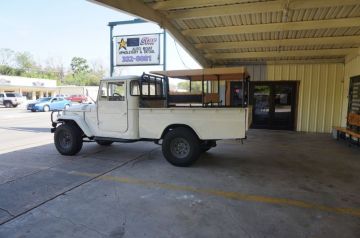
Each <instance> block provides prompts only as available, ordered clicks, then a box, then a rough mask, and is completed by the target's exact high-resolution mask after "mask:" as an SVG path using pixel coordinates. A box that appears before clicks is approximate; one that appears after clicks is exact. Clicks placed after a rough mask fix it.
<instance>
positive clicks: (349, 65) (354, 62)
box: [341, 56, 360, 126]
mask: <svg viewBox="0 0 360 238" xmlns="http://www.w3.org/2000/svg"><path fill="white" fill-rule="evenodd" d="M357 75H360V56H357V57H355V58H353V59H351V60H348V61H347V62H346V63H345V77H344V92H343V108H344V110H343V112H342V118H341V119H342V120H341V124H342V126H345V125H346V114H347V108H348V97H347V96H348V92H349V84H350V78H351V77H353V76H357Z"/></svg>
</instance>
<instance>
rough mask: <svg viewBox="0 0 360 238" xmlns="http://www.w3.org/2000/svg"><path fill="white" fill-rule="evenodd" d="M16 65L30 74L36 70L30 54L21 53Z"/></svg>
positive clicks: (18, 55) (17, 56) (17, 55)
mask: <svg viewBox="0 0 360 238" xmlns="http://www.w3.org/2000/svg"><path fill="white" fill-rule="evenodd" d="M15 60H16V65H17V66H18V68H20V69H22V70H24V71H25V72H30V71H32V70H34V69H35V68H36V63H35V61H34V59H33V57H32V55H31V54H30V53H28V52H19V53H17V54H16V56H15Z"/></svg>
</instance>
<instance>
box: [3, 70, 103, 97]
mask: <svg viewBox="0 0 360 238" xmlns="http://www.w3.org/2000/svg"><path fill="white" fill-rule="evenodd" d="M97 90H98V87H96V86H57V85H56V80H51V79H39V78H27V77H19V76H7V75H0V92H15V93H20V94H21V95H23V96H24V97H26V98H27V99H28V100H35V99H38V98H41V97H51V96H55V95H58V94H62V95H73V94H81V95H85V96H90V97H92V98H93V99H95V98H96V97H97Z"/></svg>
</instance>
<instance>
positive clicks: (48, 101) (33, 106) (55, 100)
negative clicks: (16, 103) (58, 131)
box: [27, 97, 71, 112]
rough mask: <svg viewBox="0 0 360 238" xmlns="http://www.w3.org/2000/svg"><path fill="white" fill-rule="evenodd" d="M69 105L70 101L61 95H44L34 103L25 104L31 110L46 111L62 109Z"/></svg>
mask: <svg viewBox="0 0 360 238" xmlns="http://www.w3.org/2000/svg"><path fill="white" fill-rule="evenodd" d="M70 106H71V101H69V100H66V99H64V98H61V97H45V98H39V99H38V100H37V101H36V102H34V103H29V104H28V105H27V110H30V111H32V112H36V111H39V112H48V111H54V110H63V109H67V108H69V107H70Z"/></svg>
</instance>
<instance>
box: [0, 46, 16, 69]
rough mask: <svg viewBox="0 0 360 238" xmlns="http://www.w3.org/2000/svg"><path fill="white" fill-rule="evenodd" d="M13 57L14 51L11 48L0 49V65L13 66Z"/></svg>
mask: <svg viewBox="0 0 360 238" xmlns="http://www.w3.org/2000/svg"><path fill="white" fill-rule="evenodd" d="M14 59H15V52H14V51H13V50H11V49H5V48H2V49H0V65H6V66H9V67H11V66H13V65H14Z"/></svg>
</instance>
